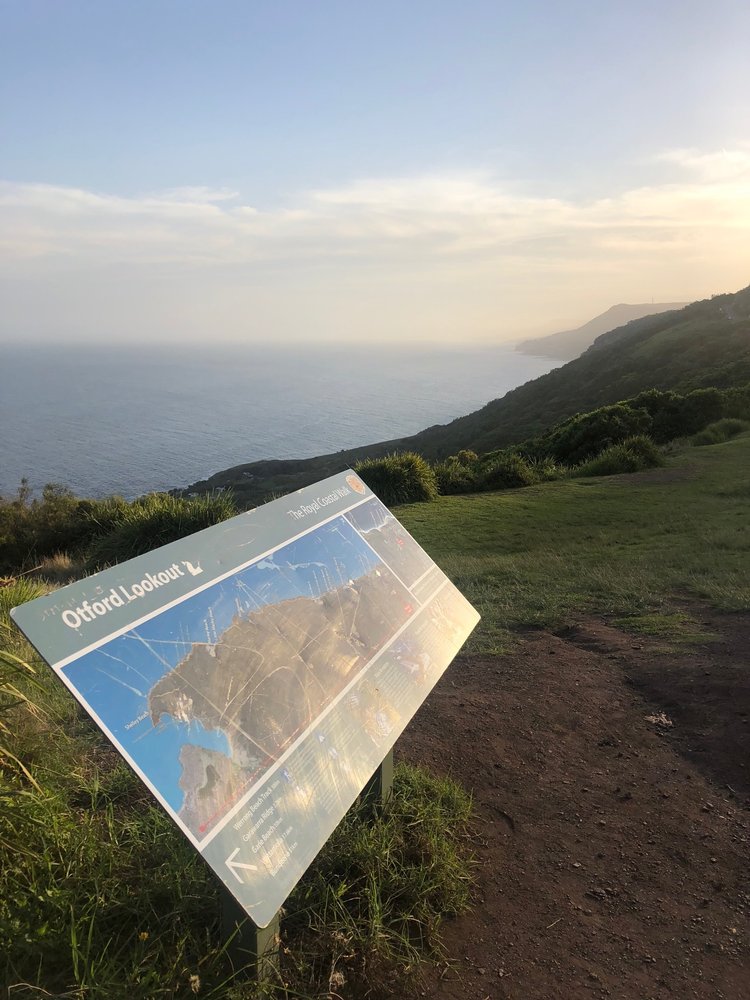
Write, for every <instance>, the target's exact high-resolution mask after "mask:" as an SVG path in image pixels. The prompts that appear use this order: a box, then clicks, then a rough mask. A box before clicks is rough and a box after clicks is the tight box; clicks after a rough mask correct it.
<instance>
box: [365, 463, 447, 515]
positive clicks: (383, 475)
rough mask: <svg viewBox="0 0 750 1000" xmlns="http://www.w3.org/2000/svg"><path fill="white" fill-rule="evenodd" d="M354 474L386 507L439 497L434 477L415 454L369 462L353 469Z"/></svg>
mask: <svg viewBox="0 0 750 1000" xmlns="http://www.w3.org/2000/svg"><path fill="white" fill-rule="evenodd" d="M354 468H355V471H356V472H357V473H358V474H359V475H360V476H361V477H362V479H363V480H364V481H365V482H366V483H367V485H368V486H369V487H370V489H371V490H372V491H373V492H374V493H377V495H378V496H379V497H380V499H381V500H382V501H383V503H385V504H387V505H388V506H393V505H395V504H400V503H419V502H421V501H425V500H436V499H437V497H438V488H437V482H436V480H435V473H434V471H433V469H432V468H431V466H430V464H429V463H428V462H426V461H425V460H424V459H423V458H422V456H421V455H417V454H416V452H413V451H405V452H400V453H398V454H393V455H386V457H385V458H369V459H366V460H365V461H364V462H359V463H358V464H357V465H355V466H354Z"/></svg>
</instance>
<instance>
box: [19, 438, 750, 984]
mask: <svg viewBox="0 0 750 1000" xmlns="http://www.w3.org/2000/svg"><path fill="white" fill-rule="evenodd" d="M398 517H399V519H400V521H401V522H402V523H403V524H404V525H405V526H406V527H407V528H408V529H409V531H410V532H411V533H412V534H413V535H414V537H415V538H416V540H417V541H418V542H419V543H420V544H421V545H422V546H423V547H424V549H425V551H427V552H428V553H429V554H430V555H431V556H432V557H433V558H435V560H436V561H437V562H438V563H439V564H440V565H441V566H442V567H444V569H445V570H446V571H447V572H448V574H449V576H450V577H451V579H453V580H454V581H455V582H456V584H457V585H458V586H459V587H460V588H461V590H462V592H463V593H465V594H466V596H467V597H468V598H469V599H470V600H471V602H472V603H473V604H474V605H475V607H476V608H477V610H478V611H480V612H481V614H482V620H481V622H480V624H479V626H478V628H477V629H476V630H475V632H474V633H473V635H472V637H471V639H470V641H469V643H468V644H467V646H466V647H465V648H464V650H463V651H462V653H461V654H460V655H459V657H458V658H457V659H456V660H455V662H454V663H453V665H452V666H451V667H450V668H449V670H448V671H447V672H446V674H445V675H444V677H443V678H442V680H441V681H440V683H439V684H438V685H437V686H436V687H435V689H434V690H433V691H432V692H431V693H430V696H429V698H428V699H427V700H426V702H425V704H424V705H423V707H422V708H421V709H420V710H419V712H418V713H417V714H416V715H415V716H414V717H413V718H412V720H411V722H410V723H409V725H408V727H407V728H406V730H405V731H404V733H403V734H402V736H401V737H400V738H399V741H398V743H397V746H396V754H397V757H398V758H399V759H400V761H401V762H404V761H405V762H407V763H410V764H418V765H422V766H426V767H427V768H428V769H429V772H430V774H425V773H424V772H419V771H414V770H412V769H405V768H404V767H403V763H402V764H401V765H400V766H399V768H398V770H397V774H396V783H395V786H394V787H395V789H396V791H395V794H394V797H393V798H392V799H391V802H390V805H389V806H388V807H387V808H386V809H385V810H383V812H382V814H381V815H380V816H378V817H377V818H375V817H373V810H372V806H371V804H370V805H368V806H366V807H365V809H363V810H361V811H360V812H359V813H356V812H355V813H354V814H353V815H351V816H350V817H348V818H347V820H346V821H345V822H343V823H342V824H341V825H340V826H339V828H338V829H337V831H336V833H335V834H334V836H333V838H332V839H331V840H330V841H329V842H328V844H327V845H326V847H325V848H324V849H323V851H322V852H321V854H320V855H319V856H318V858H317V859H316V861H315V862H314V864H313V866H312V868H311V869H310V871H309V872H308V874H307V875H306V876H305V877H304V879H303V880H302V882H301V883H300V885H299V887H298V889H297V890H295V892H294V894H293V895H292V896H291V897H290V899H289V900H288V902H287V904H286V905H285V913H284V918H283V922H282V935H283V938H282V940H283V948H282V956H281V961H282V966H281V968H282V976H283V982H285V983H286V984H287V985H288V989H286V990H284V989H283V988H282V987H279V988H278V989H276V993H275V995H276V996H277V997H278V1000H291V998H292V997H295V998H297V1000H312V998H313V997H321V996H334V995H335V996H338V997H340V998H341V1000H362V998H363V997H375V996H377V997H379V998H381V1000H385V998H386V997H392V998H394V1000H395V998H398V1000H405V998H411V997H418V996H422V997H426V998H428V1000H465V998H467V997H472V998H474V997H476V998H486V997H492V998H493V1000H520V998H521V997H534V998H537V1000H552V998H555V1000H556V998H558V997H565V998H576V1000H577V998H579V997H588V996H591V997H602V998H604V997H614V996H616V997H618V998H619V1000H643V998H644V997H652V998H654V1000H673V998H675V997H691V998H693V1000H717V998H720V997H724V998H726V1000H730V998H740V997H744V996H746V995H747V983H748V981H750V944H749V942H748V935H747V916H748V910H749V909H750V873H749V872H748V866H747V843H748V838H749V837H750V812H748V810H749V809H750V774H749V773H748V769H747V760H748V755H749V754H750V726H748V718H749V717H750V674H749V673H748V670H747V648H748V643H749V642H750V590H749V589H748V579H750V575H749V573H748V561H749V559H750V434H749V433H744V434H741V435H738V436H737V437H735V438H733V439H732V440H730V441H726V442H724V443H721V444H717V445H710V446H705V447H687V446H686V447H684V448H676V449H673V450H672V452H671V454H670V455H669V456H668V457H667V459H666V464H665V465H664V466H663V467H660V468H655V469H650V470H648V471H646V472H641V473H635V474H633V475H618V476H607V477H605V478H586V479H580V478H575V479H568V478H566V479H562V480H557V481H550V482H545V483H539V484H537V485H535V486H532V487H530V488H528V489H518V490H512V491H507V492H497V493H484V494H481V495H474V496H470V497H460V496H450V497H441V498H439V499H438V500H437V501H436V502H434V503H429V504H424V503H422V504H413V505H410V506H404V507H401V508H400V509H399V510H398ZM188 530H189V529H188ZM34 588H39V589H43V586H42V585H41V584H40V583H39V581H34V580H33V579H31V578H30V577H28V576H24V577H22V578H20V579H17V580H15V581H8V582H6V586H4V587H0V744H2V755H3V779H4V782H5V785H4V788H3V789H2V792H3V808H2V809H0V982H3V983H6V984H18V986H19V989H16V990H14V991H12V992H14V994H15V995H17V996H18V997H32V996H40V995H45V996H59V997H63V996H65V997H71V998H72V997H74V996H78V997H80V996H83V995H84V993H85V995H86V996H87V997H90V998H92V1000H93V998H94V997H97V998H99V997H102V998H103V997H106V998H113V1000H118V998H121V997H128V998H129V1000H145V998H147V997H148V998H150V997H154V996H166V995H169V996H170V997H172V998H173V1000H191V998H193V997H194V996H195V995H196V993H198V995H200V996H205V997H212V998H213V1000H232V998H235V1000H236V998H237V997H239V996H242V997H246V998H247V1000H250V998H251V997H259V996H260V995H261V991H256V990H255V989H254V988H253V986H252V984H251V983H249V982H248V981H247V979H246V978H245V979H242V978H240V977H239V976H238V977H235V975H234V972H233V970H232V967H231V957H230V956H231V952H230V951H229V950H228V949H227V947H226V934H227V931H226V927H225V928H224V929H222V926H221V924H220V920H219V912H220V902H219V898H218V881H217V879H215V877H214V876H213V874H212V873H211V872H210V870H209V869H208V868H207V866H206V865H205V864H204V863H203V861H202V860H201V859H200V857H199V855H198V854H197V853H196V852H195V851H194V850H193V848H192V846H191V845H190V844H189V843H188V841H187V839H186V838H185V837H184V836H183V835H182V833H181V832H180V831H178V830H177V829H176V828H174V827H173V826H172V824H171V822H170V821H169V819H168V818H167V817H166V815H164V814H163V813H162V812H161V810H160V808H159V807H158V806H157V805H156V804H155V803H153V802H152V800H151V795H150V792H148V790H147V789H146V787H145V785H144V784H143V783H142V782H141V781H140V779H139V778H138V777H137V776H136V775H135V774H134V773H133V772H131V771H130V770H129V769H128V768H127V766H126V765H125V763H124V762H123V761H122V759H121V758H120V757H119V755H118V754H117V753H116V752H115V751H114V749H113V748H111V747H110V746H109V745H108V743H107V741H106V740H105V739H104V737H103V736H102V735H101V734H99V733H98V732H97V731H95V730H93V728H92V727H91V725H90V724H89V723H88V722H87V721H86V720H85V719H84V718H83V715H82V713H81V711H80V709H79V707H78V705H77V703H76V702H75V701H74V700H73V699H72V698H71V697H70V694H69V693H68V692H67V691H66V689H65V688H64V687H63V686H62V685H61V684H60V683H59V681H58V679H57V678H56V677H55V676H54V674H53V672H52V671H50V670H48V669H47V668H46V667H45V666H44V665H43V664H42V663H41V661H40V660H39V659H38V658H37V657H35V656H34V654H33V652H32V650H31V649H30V648H29V647H28V646H27V645H26V644H25V643H24V642H23V640H22V639H21V637H20V636H19V635H17V634H16V633H14V632H13V631H12V630H11V628H10V623H9V621H8V608H9V607H11V606H13V605H14V604H16V603H18V602H19V601H20V600H24V599H26V598H29V597H32V596H34V594H35V593H38V592H39V590H38V589H37V590H36V591H35V590H34ZM333 593H334V592H332V593H331V597H332V601H333ZM337 601H338V598H336V602H337ZM308 608H309V605H308ZM316 616H317V612H316ZM326 617H327V616H326ZM257 622H258V619H256V622H255V623H256V624H257ZM322 624H323V622H322V621H321V625H322ZM269 625H270V621H269ZM272 632H273V629H272V628H269V630H268V632H267V633H266V635H267V639H266V640H264V642H263V646H264V649H265V651H266V652H271V651H272V647H273V645H274V644H275V640H274V637H273V635H272ZM333 639H334V641H335V636H334V637H333ZM276 652H278V651H276ZM205 655H206V654H205V652H202V653H199V652H198V650H193V651H192V652H191V654H190V657H188V658H186V659H185V660H183V664H182V666H181V667H178V670H179V671H180V672H182V680H183V682H184V681H185V680H186V679H187V678H188V673H185V672H184V671H185V670H186V668H187V671H188V672H190V671H192V670H200V669H201V662H202V659H201V658H202V657H205ZM273 655H274V656H275V655H276V653H274V654H273ZM27 662H28V665H27V666H24V664H26V663H27ZM325 662H326V658H325V656H324V655H323V657H322V659H320V661H319V663H318V664H317V666H320V664H323V665H324V666H325ZM225 667H228V668H229V670H230V673H231V671H232V669H233V664H231V663H225ZM316 669H317V668H316ZM269 676H270V675H269ZM173 679H174V678H173ZM225 680H226V681H227V682H228V681H229V678H225ZM155 700H156V701H158V702H159V704H158V705H155V704H154V703H153V702H152V704H151V708H152V709H154V708H155V707H156V708H157V709H161V708H166V709H167V710H169V709H170V707H172V704H173V703H172V696H171V693H170V688H169V685H168V684H166V685H162V687H161V689H160V690H159V691H158V692H156V698H155ZM285 704H287V702H285ZM205 718H206V722H207V723H209V724H210V722H211V718H212V717H211V716H210V715H208V716H205ZM184 763H185V764H186V765H187V766H188V767H189V766H191V765H192V764H193V763H194V762H193V761H185V762H184ZM207 772H208V768H206V776H207V777H208V773H207ZM420 775H421V777H420ZM211 777H212V778H213V779H214V780H216V778H220V777H221V775H219V774H217V773H214V774H212V775H211ZM451 778H452V779H454V780H457V781H459V782H460V784H461V785H462V786H463V787H464V788H467V789H470V790H471V795H472V801H473V818H472V822H471V827H470V833H467V831H466V829H465V826H464V825H463V824H464V823H465V820H463V821H462V820H461V817H462V816H468V803H467V799H466V796H465V795H461V793H460V791H459V789H458V788H457V786H456V785H453V784H451V783H450V782H449V781H448V780H446V779H451ZM417 792H418V794H415V793H417ZM462 803H466V804H463V805H462ZM457 841H458V842H460V843H461V844H463V845H465V846H468V847H469V848H470V850H471V853H472V855H473V858H474V861H475V862H476V863H474V864H472V865H471V867H470V868H469V866H468V863H466V864H464V865H463V866H462V867H459V866H458V862H457V857H458V855H457V854H456V852H455V849H454V848H453V847H452V845H453V844H454V843H456V842H457ZM449 849H450V850H452V852H453V853H449ZM438 850H439V851H440V852H441V853H440V854H438V853H437V851H438ZM452 887H453V888H452ZM676 887H677V888H676ZM449 890H450V892H449ZM458 890H461V893H462V894H459V891H458ZM468 890H470V892H471V897H470V898H471V908H470V909H469V910H468V911H467V912H463V914H462V915H458V916H455V917H454V916H453V914H455V913H456V912H457V911H458V913H459V914H461V912H462V911H463V910H464V909H465V905H466V901H467V895H468ZM428 903H429V904H431V905H432V906H433V909H431V910H425V906H426V905H427V904H428ZM415 911H416V912H415ZM165 913H166V914H167V915H168V917H169V919H164V916H163V915H164V914H165ZM449 915H450V916H449ZM438 925H439V928H440V931H441V934H442V940H443V942H444V947H445V951H444V952H443V953H441V954H442V956H443V957H437V958H436V964H435V965H434V966H433V967H427V968H426V969H425V970H424V977H423V978H422V979H420V980H419V981H416V982H415V980H414V979H413V978H408V973H409V971H410V970H411V971H412V972H413V971H414V970H415V969H416V968H417V966H418V963H419V959H420V952H419V950H418V949H417V947H416V946H417V945H419V944H420V942H421V938H420V935H422V934H425V935H427V934H428V933H429V934H430V936H429V937H426V940H427V943H428V944H430V945H434V944H435V943H436V942H435V939H434V938H433V937H432V936H431V935H432V933H433V931H434V929H435V928H436V927H438ZM404 927H408V928H409V932H410V934H411V937H409V938H408V939H405V936H404ZM488 928H491V932H489V931H488ZM675 928H678V933H676V931H675ZM404 941H406V945H407V947H406V948H402V949H401V950H400V951H396V950H395V949H397V948H399V947H400V943H403V942H404ZM389 948H390V949H391V950H390V951H389V950H388V949H389ZM432 954H433V956H434V955H435V952H433V953H432ZM91 956H95V957H96V961H94V959H93V958H92V957H91ZM582 956H583V958H582ZM332 968H333V969H335V971H337V972H340V973H341V976H340V979H339V980H337V981H336V982H337V984H338V987H339V988H337V989H336V991H335V992H333V991H332V990H331V988H330V984H331V969H332ZM195 969H197V970H199V971H198V972H193V970H195ZM84 976H85V978H84ZM81 982H85V990H84V989H83V987H78V988H76V989H74V988H73V986H71V984H79V983H81ZM26 984H28V985H26ZM165 984H166V986H165ZM167 987H168V989H167ZM199 987H200V990H199V989H198V988H199ZM268 992H269V991H268V990H266V991H265V993H264V995H266V996H267V995H268Z"/></svg>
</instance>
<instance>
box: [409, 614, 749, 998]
mask: <svg viewBox="0 0 750 1000" xmlns="http://www.w3.org/2000/svg"><path fill="white" fill-rule="evenodd" d="M706 617H707V616H705V615H704V618H706ZM709 617H710V621H708V620H707V627H708V628H709V629H710V630H712V631H715V632H716V633H717V634H718V635H719V636H720V637H721V638H720V639H719V640H717V641H716V642H712V643H711V644H708V645H705V646H700V647H694V648H692V649H690V650H689V651H688V652H680V653H664V652H659V651H658V648H657V647H658V645H659V644H657V643H654V642H649V641H644V640H641V639H634V638H633V637H632V636H630V635H626V634H625V633H623V632H621V631H618V630H617V629H614V628H610V627H608V626H606V625H604V624H602V623H599V622H589V623H585V624H583V625H581V626H579V627H576V628H572V629H569V630H567V632H566V633H565V634H560V635H551V634H549V633H531V634H529V635H528V636H526V637H525V638H524V639H523V641H522V643H521V645H520V647H519V649H518V650H517V652H516V653H514V654H513V655H512V656H508V657H502V658H499V659H478V658H463V659H459V660H457V661H456V662H455V663H454V664H453V665H452V667H451V668H450V670H449V671H448V672H447V673H446V675H445V677H444V678H443V680H442V681H441V683H440V684H439V685H438V687H437V688H436V689H435V691H433V693H432V694H431V696H430V698H429V699H428V703H427V704H426V705H425V706H424V707H423V708H422V709H421V710H420V712H419V714H418V715H417V717H416V718H415V720H414V721H413V722H412V724H411V726H410V727H409V729H408V730H407V732H406V733H405V734H404V735H403V737H402V738H401V740H400V741H399V744H398V748H400V753H401V755H402V756H404V757H405V758H407V759H409V760H411V761H413V762H419V763H424V764H427V765H429V766H430V767H431V768H432V769H435V770H438V771H442V772H443V773H449V774H451V775H453V776H454V777H455V778H457V779H458V780H459V781H461V782H462V783H463V784H464V785H466V786H467V787H469V788H472V789H473V790H474V795H475V802H476V810H477V815H478V819H477V823H476V845H475V846H476V851H477V855H478V858H479V861H480V863H481V864H480V867H479V869H478V873H477V874H478V879H477V889H476V898H475V908H474V910H473V912H472V913H471V914H469V915H467V916H465V917H462V918H460V919H458V920H455V921H451V922H449V923H447V924H446V926H445V942H446V946H447V948H448V951H449V953H450V954H451V955H452V956H453V957H454V959H455V961H454V962H453V963H451V965H450V966H447V967H443V968H442V969H441V970H438V972H436V973H434V974H431V975H430V976H429V978H428V981H427V982H426V984H425V986H424V993H423V995H424V996H425V997H432V998H435V1000H458V998H462V1000H463V998H470V1000H474V998H476V1000H486V998H490V1000H506V998H507V1000H511V998H512V1000H548V998H549V1000H569V998H570V1000H575V998H578V997H584V998H586V997H612V998H617V1000H657V998H658V1000H662V998H667V997H669V998H679V1000H687V998H693V997H698V998H701V1000H722V998H724V1000H746V998H749V997H750V932H749V928H748V916H749V915H750V853H749V852H750V662H749V661H748V650H750V616H740V615H733V616H718V615H712V616H709ZM662 645H663V644H662ZM660 713H664V714H665V716H666V717H668V719H669V720H671V721H672V723H673V725H672V726H669V725H667V724H664V722H663V721H662V722H659V721H657V720H658V718H659V715H660Z"/></svg>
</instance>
